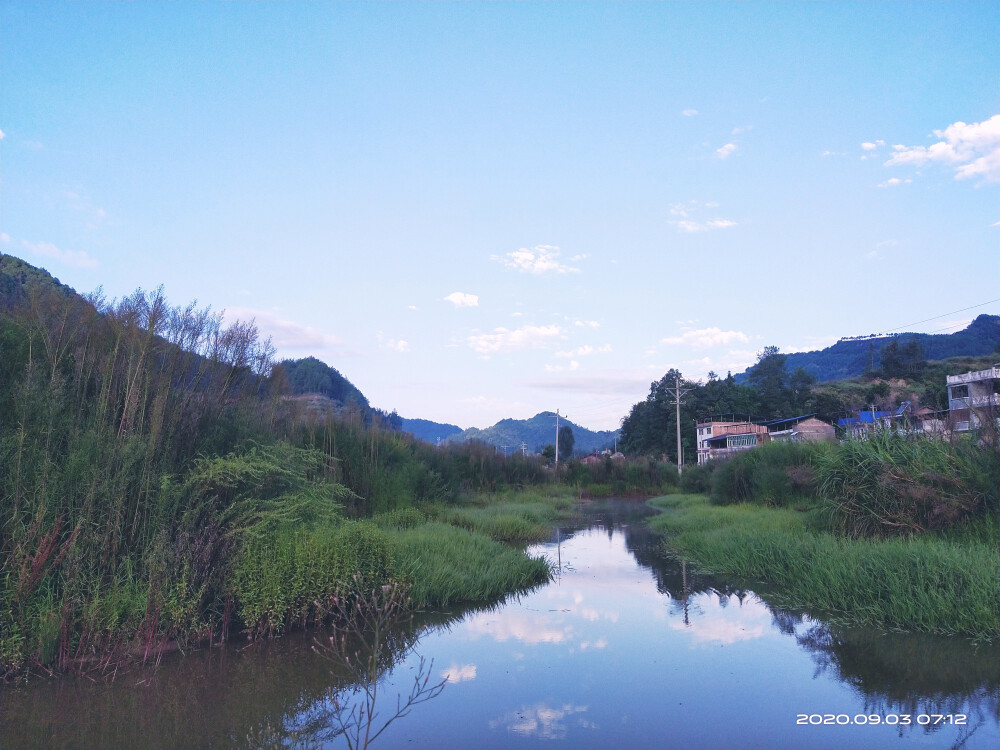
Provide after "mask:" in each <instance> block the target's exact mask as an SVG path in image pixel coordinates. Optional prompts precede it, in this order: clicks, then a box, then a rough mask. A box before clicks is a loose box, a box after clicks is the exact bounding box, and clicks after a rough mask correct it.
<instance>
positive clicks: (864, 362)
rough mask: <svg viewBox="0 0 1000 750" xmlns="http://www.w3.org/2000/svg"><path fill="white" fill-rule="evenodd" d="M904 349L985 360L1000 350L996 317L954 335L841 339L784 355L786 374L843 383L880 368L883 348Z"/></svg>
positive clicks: (929, 356)
mask: <svg viewBox="0 0 1000 750" xmlns="http://www.w3.org/2000/svg"><path fill="white" fill-rule="evenodd" d="M893 344H895V348H894V349H893ZM887 347H889V348H888V349H887ZM908 347H909V348H910V349H911V350H912V351H913V353H914V355H916V356H919V358H920V359H926V360H940V359H948V358H949V357H985V356H987V355H989V354H992V353H994V352H998V351H1000V315H980V316H979V317H978V318H976V319H975V320H973V321H972V322H971V323H970V324H969V325H968V327H967V328H965V329H963V330H961V331H957V332H955V333H938V334H930V333H900V334H897V335H895V336H886V337H882V338H867V337H865V338H861V337H858V338H852V339H846V338H845V339H841V340H840V341H838V342H837V343H836V344H834V345H833V346H828V347H827V348H826V349H822V350H820V351H814V352H795V353H792V354H786V355H785V356H786V360H785V364H786V367H787V368H788V371H789V372H794V371H795V369H796V368H798V367H801V368H802V369H803V370H805V371H806V372H807V373H809V374H810V375H813V376H815V378H816V380H817V381H819V382H824V381H828V380H846V379H847V378H855V377H858V376H859V375H863V374H865V373H866V372H869V371H879V370H881V369H884V368H883V366H882V359H883V349H885V350H886V351H887V352H889V351H892V353H893V354H894V355H895V354H896V353H898V352H903V351H904V350H906V349H907V348H908ZM751 369H753V368H747V370H746V371H745V372H742V373H739V374H738V375H736V376H735V378H736V382H737V383H742V382H745V381H746V380H747V378H748V377H749V374H750V370H751Z"/></svg>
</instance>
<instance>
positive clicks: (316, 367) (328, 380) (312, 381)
mask: <svg viewBox="0 0 1000 750" xmlns="http://www.w3.org/2000/svg"><path fill="white" fill-rule="evenodd" d="M281 367H282V369H284V371H285V377H286V378H287V379H288V385H289V388H290V390H291V391H292V393H295V394H306V393H318V394H320V395H321V396H326V397H327V398H329V399H331V400H333V401H336V402H338V403H340V404H342V405H344V406H348V405H352V404H353V405H354V406H357V407H360V408H361V410H362V411H363V412H368V411H369V410H370V408H371V407H370V405H369V404H368V399H367V398H365V395H364V394H363V393H362V392H361V391H359V390H358V389H357V388H356V387H355V386H354V384H353V383H351V381H350V380H348V379H347V378H345V377H344V376H343V375H341V374H340V372H338V371H337V370H336V369H335V368H333V367H330V365H328V364H326V363H325V362H320V361H319V360H318V359H316V358H315V357H306V358H305V359H286V360H284V361H283V362H282V363H281Z"/></svg>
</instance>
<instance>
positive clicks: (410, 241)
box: [0, 0, 1000, 429]
mask: <svg viewBox="0 0 1000 750" xmlns="http://www.w3.org/2000/svg"><path fill="white" fill-rule="evenodd" d="M998 32H1000V4H997V3H995V2H967V3H954V2H926V3H911V2H907V3H879V2H872V3H869V2H865V3H841V2H830V3H801V4H800V3H792V2H781V3H763V2H761V3H752V2H750V3H707V2H691V3H684V2H670V3H641V4H639V3H636V4H631V3H613V4H600V3H585V4H576V3H561V2H553V3H540V4H536V3H488V4H487V3H419V4H418V3H390V4H381V3H377V4H361V3H358V4H352V3H294V2H293V3H196V4H195V3H171V4H165V3H131V4H125V3H75V4H61V3H20V2H8V1H6V0H5V1H3V2H0V130H2V133H3V138H2V139H0V168H2V180H3V183H2V194H0V243H2V244H0V250H2V251H3V252H8V253H11V254H14V255H17V256H19V257H21V258H24V259H25V260H27V261H28V262H30V263H33V264H35V265H40V266H42V267H44V268H46V269H47V270H49V271H50V272H51V273H53V274H54V275H55V276H57V277H58V278H59V279H60V280H62V281H63V282H65V283H68V284H70V285H71V286H73V287H74V288H76V289H78V290H80V291H91V290H93V289H95V288H96V287H97V286H98V285H103V287H104V291H105V293H106V294H107V295H108V296H109V297H120V296H123V295H126V294H129V293H130V292H132V291H134V290H135V289H136V288H137V287H142V288H145V289H151V288H155V287H156V286H158V285H160V284H163V285H164V288H165V291H166V293H167V295H168V297H169V299H170V300H171V301H172V302H173V303H175V304H187V303H188V302H190V301H192V300H197V301H198V303H199V304H200V305H211V306H212V308H213V309H215V310H221V309H225V310H226V311H227V316H229V317H230V318H234V317H240V318H243V319H246V318H250V317H253V318H255V319H256V321H257V324H258V326H259V328H260V329H261V331H262V332H264V333H265V334H266V335H270V336H271V337H272V340H273V342H274V344H275V345H276V347H277V349H278V352H279V355H281V356H285V357H301V356H306V355H310V354H311V355H314V356H317V357H319V358H320V359H322V360H324V361H325V362H327V363H329V364H331V365H333V366H334V367H336V368H337V369H339V370H340V371H341V372H342V373H343V374H344V375H345V376H347V377H348V378H349V379H350V380H351V381H352V382H353V383H354V384H355V385H357V386H358V387H359V388H360V389H361V390H362V391H363V392H364V393H365V394H366V395H367V396H368V397H369V399H370V400H371V402H372V403H373V404H374V405H376V406H379V407H381V408H385V409H390V410H391V409H397V410H398V411H399V413H400V414H402V415H403V416H405V417H420V418H426V419H433V420H435V421H441V422H451V423H454V424H458V425H460V426H462V427H469V426H477V427H485V426H488V425H490V424H493V423H494V422H496V421H497V420H499V419H501V418H504V417H515V418H526V417H530V416H532V415H534V414H535V413H537V412H539V411H542V410H555V409H557V408H558V409H560V410H561V412H562V413H564V414H567V415H569V417H570V419H572V420H573V421H574V422H576V423H578V424H582V425H585V426H587V427H590V428H592V429H613V428H615V427H617V426H618V424H619V422H620V420H621V418H622V417H623V416H625V414H627V412H628V410H629V408H630V407H631V405H632V404H633V403H635V402H636V401H639V400H641V399H643V398H644V397H645V396H646V394H647V392H648V389H649V384H650V382H651V381H653V380H656V379H658V378H660V377H661V376H662V375H663V374H664V372H666V371H667V370H668V369H669V368H671V367H677V368H679V369H680V370H681V371H682V372H683V373H684V374H685V375H686V376H688V377H691V378H704V377H705V376H706V374H707V373H708V371H709V370H714V371H715V372H717V373H719V374H721V375H724V374H725V373H726V371H727V370H733V371H734V372H738V371H741V370H743V369H744V368H745V367H746V366H747V365H749V364H751V363H752V362H753V361H754V360H755V353H756V352H757V351H759V350H760V349H762V348H763V347H764V346H767V345H777V346H779V347H780V348H781V349H782V351H789V352H790V351H797V350H808V349H815V348H821V347H823V346H827V345H829V344H831V343H833V342H834V341H835V340H836V339H837V338H839V337H841V336H849V335H858V334H866V333H871V332H881V331H888V330H892V329H897V328H900V327H902V328H905V329H908V330H922V331H952V330H957V329H958V328H960V327H962V326H963V325H964V324H965V323H967V322H968V321H969V320H971V319H972V318H973V317H974V316H975V315H977V314H979V313H982V312H990V313H997V312H998V311H1000V301H998V298H1000V284H998V281H1000V253H998V232H1000V229H998V219H1000V216H998V213H1000V212H998V207H1000V202H998V190H997V187H998V183H1000V114H998V113H1000V84H998V81H1000V75H998V73H1000V45H997V43H996V40H997V38H998ZM970 307H971V308H972V309H964V308H970ZM927 318H932V320H929V321H927V322H924V323H920V324H918V325H911V324H915V323H916V322H917V321H923V320H924V319H927Z"/></svg>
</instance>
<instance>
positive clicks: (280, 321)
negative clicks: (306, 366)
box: [225, 307, 344, 352]
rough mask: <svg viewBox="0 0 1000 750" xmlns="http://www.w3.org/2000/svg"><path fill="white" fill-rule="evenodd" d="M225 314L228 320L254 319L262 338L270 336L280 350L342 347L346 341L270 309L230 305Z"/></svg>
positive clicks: (315, 349)
mask: <svg viewBox="0 0 1000 750" xmlns="http://www.w3.org/2000/svg"><path fill="white" fill-rule="evenodd" d="M225 316H226V319H227V320H251V319H253V320H254V322H255V323H256V325H257V330H258V331H259V332H260V333H261V336H262V338H267V337H268V336H270V337H271V343H272V344H274V346H275V348H277V349H279V350H281V349H308V350H309V351H311V352H316V351H322V350H330V349H335V348H340V347H342V346H343V343H344V342H343V341H341V340H340V339H339V338H337V337H336V336H331V335H330V334H328V333H324V332H323V331H320V330H318V329H316V328H312V327H311V326H304V325H302V324H300V323H296V322H294V321H292V320H285V319H284V318H281V317H279V316H278V315H276V314H275V313H274V312H272V311H269V310H256V309H253V308H250V307H229V308H226V310H225Z"/></svg>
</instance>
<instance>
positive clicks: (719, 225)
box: [671, 219, 736, 234]
mask: <svg viewBox="0 0 1000 750" xmlns="http://www.w3.org/2000/svg"><path fill="white" fill-rule="evenodd" d="M671 223H672V224H673V225H674V226H676V227H677V228H678V229H680V230H681V231H682V232H687V233H688V234H694V233H696V232H707V231H709V230H710V229H726V228H727V227H735V226H736V222H735V221H732V220H731V219H709V220H708V221H693V220H691V219H685V220H684V221H674V222H671Z"/></svg>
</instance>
